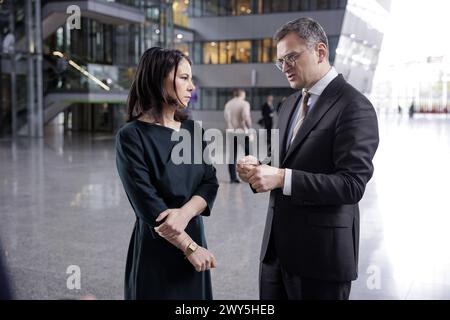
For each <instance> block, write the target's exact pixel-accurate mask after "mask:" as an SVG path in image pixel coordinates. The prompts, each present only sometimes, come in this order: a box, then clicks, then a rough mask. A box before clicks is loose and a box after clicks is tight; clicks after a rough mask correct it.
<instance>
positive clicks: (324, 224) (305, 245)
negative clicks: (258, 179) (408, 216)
mask: <svg viewBox="0 0 450 320" xmlns="http://www.w3.org/2000/svg"><path fill="white" fill-rule="evenodd" d="M300 99H301V92H298V93H295V94H293V95H291V96H290V97H289V98H288V99H286V101H285V103H284V104H283V105H282V106H281V108H280V114H279V121H278V124H279V130H280V148H281V150H280V167H281V168H289V169H292V195H291V196H284V195H283V191H282V190H281V189H276V190H273V191H272V192H271V194H270V202H269V208H268V214H267V222H266V228H265V231H264V237H263V244H262V250H261V260H263V259H264V258H265V257H266V253H267V247H268V243H269V240H270V241H273V242H274V243H273V244H274V246H275V250H276V254H277V256H278V258H279V260H280V263H281V265H282V266H283V267H284V268H285V269H286V270H287V271H288V272H290V273H292V274H295V275H299V276H302V277H307V278H314V279H320V280H330V281H351V280H355V279H356V278H357V266H358V247H359V208H358V202H359V201H360V200H361V198H362V196H363V194H364V190H365V187H366V184H367V182H368V181H369V180H370V178H371V177H372V174H373V170H374V168H373V164H372V159H373V157H374V155H375V151H376V150H377V147H378V141H379V140H378V122H377V116H376V113H375V110H374V108H373V106H372V104H371V103H370V102H369V100H367V99H366V98H365V97H364V96H363V95H362V94H361V93H360V92H359V91H357V90H356V89H355V88H353V87H352V86H351V85H350V84H348V83H347V82H346V81H345V80H344V78H343V77H342V75H339V76H338V77H337V78H335V79H334V80H333V81H332V82H331V83H330V84H329V85H328V87H327V88H326V89H325V91H324V92H323V93H322V95H321V96H320V98H319V99H318V100H317V102H316V104H315V105H314V107H313V108H312V110H311V111H310V112H309V113H308V115H307V117H306V118H305V120H304V122H303V124H302V126H301V128H300V129H299V131H298V134H297V136H296V137H295V139H294V141H293V142H292V144H291V146H290V147H289V149H288V150H285V145H286V137H287V135H288V128H289V127H290V125H291V123H290V122H291V121H292V118H293V117H294V116H293V114H294V110H295V107H296V106H297V105H298V103H299V101H300Z"/></svg>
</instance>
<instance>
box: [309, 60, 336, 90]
mask: <svg viewBox="0 0 450 320" xmlns="http://www.w3.org/2000/svg"><path fill="white" fill-rule="evenodd" d="M337 76H338V73H337V71H336V69H335V68H334V67H331V69H330V71H328V72H327V74H326V75H325V76H324V77H323V78H322V79H320V80H319V81H317V83H316V84H315V85H313V86H312V87H311V89H309V90H308V92H309V93H310V94H312V95H316V96H320V95H321V94H322V93H323V91H324V90H325V88H326V87H328V85H329V84H330V83H331V81H333V80H334V79H335V78H336V77H337Z"/></svg>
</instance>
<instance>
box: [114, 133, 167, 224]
mask: <svg viewBox="0 0 450 320" xmlns="http://www.w3.org/2000/svg"><path fill="white" fill-rule="evenodd" d="M116 164H117V170H118V172H119V176H120V179H121V180H122V184H123V187H124V189H125V192H126V194H127V196H128V199H129V201H130V203H131V206H132V207H133V210H134V212H135V214H136V216H137V217H138V218H139V219H142V220H143V221H144V222H145V223H147V224H148V225H150V226H152V227H154V226H155V225H156V222H155V220H156V218H157V217H158V215H159V214H160V213H161V212H163V211H165V210H167V209H168V207H167V205H166V203H165V202H164V200H163V199H162V198H161V196H160V195H159V194H158V190H157V189H156V188H155V186H154V185H153V183H152V181H151V179H150V170H149V168H148V165H147V164H146V162H145V160H144V148H143V145H142V142H141V138H140V137H139V135H138V134H137V132H136V131H133V130H126V131H119V133H118V134H117V137H116Z"/></svg>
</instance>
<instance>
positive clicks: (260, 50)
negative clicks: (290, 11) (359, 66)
mask: <svg viewBox="0 0 450 320" xmlns="http://www.w3.org/2000/svg"><path fill="white" fill-rule="evenodd" d="M328 41H329V46H330V62H331V63H333V62H334V59H335V53H336V47H337V45H338V41H339V36H333V37H328ZM189 54H190V57H191V58H192V59H193V61H194V63H196V64H232V63H273V62H274V61H275V60H276V55H277V48H276V43H275V41H274V40H273V39H259V40H234V41H208V42H194V43H190V44H189Z"/></svg>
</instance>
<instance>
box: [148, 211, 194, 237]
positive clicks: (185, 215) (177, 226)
mask: <svg viewBox="0 0 450 320" xmlns="http://www.w3.org/2000/svg"><path fill="white" fill-rule="evenodd" d="M193 217H194V214H192V213H190V211H188V210H186V209H183V208H181V209H167V210H166V211H164V212H162V213H161V214H160V215H159V216H158V218H156V222H160V221H162V220H164V219H166V221H164V222H163V223H162V224H161V225H160V226H158V227H156V228H155V231H156V232H157V233H158V234H159V235H160V236H161V237H163V238H164V239H168V240H170V239H173V238H176V237H178V236H179V235H180V234H181V233H182V232H183V231H184V229H186V226H187V225H188V223H189V221H190V220H191V219H192V218H193Z"/></svg>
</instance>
